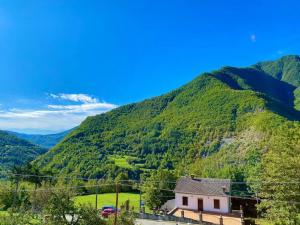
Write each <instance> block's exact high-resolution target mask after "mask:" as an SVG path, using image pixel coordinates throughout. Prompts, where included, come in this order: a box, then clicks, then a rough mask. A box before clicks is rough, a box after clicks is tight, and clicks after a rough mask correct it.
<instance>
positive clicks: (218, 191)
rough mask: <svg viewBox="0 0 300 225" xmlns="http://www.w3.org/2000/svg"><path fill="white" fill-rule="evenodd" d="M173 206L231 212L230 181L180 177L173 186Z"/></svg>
mask: <svg viewBox="0 0 300 225" xmlns="http://www.w3.org/2000/svg"><path fill="white" fill-rule="evenodd" d="M174 192H175V208H177V209H184V210H192V211H204V212H205V211H206V212H215V213H230V212H231V200H230V192H231V181H230V180H229V179H207V178H194V177H182V178H180V179H179V180H178V181H177V184H176V187H175V190H174Z"/></svg>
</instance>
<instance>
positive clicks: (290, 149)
mask: <svg viewBox="0 0 300 225" xmlns="http://www.w3.org/2000/svg"><path fill="white" fill-rule="evenodd" d="M271 142H272V145H271V147H270V149H269V151H268V153H267V154H266V155H265V156H264V158H263V161H262V166H263V168H262V171H263V172H262V185H261V187H260V188H261V190H260V194H259V195H260V197H261V198H262V199H263V200H262V202H261V204H260V205H259V210H260V211H261V212H263V213H264V215H265V216H266V218H267V219H269V220H270V221H272V222H274V223H275V224H289V225H292V224H299V222H300V221H297V215H298V214H299V213H300V205H299V202H300V195H299V193H300V176H299V174H300V129H299V128H287V127H283V128H282V129H281V130H280V133H279V135H278V136H277V138H273V139H272V140H271Z"/></svg>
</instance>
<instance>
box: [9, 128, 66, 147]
mask: <svg viewBox="0 0 300 225" xmlns="http://www.w3.org/2000/svg"><path fill="white" fill-rule="evenodd" d="M71 131H72V130H67V131H64V132H60V133H57V134H45V135H41V134H23V133H17V132H11V131H9V132H10V133H11V134H13V135H15V136H17V137H19V138H22V139H25V140H27V141H29V142H31V143H32V144H35V145H38V146H41V147H42V148H48V149H49V148H52V147H53V146H55V145H56V144H57V143H59V142H60V141H61V140H62V139H64V137H65V136H66V135H67V134H68V133H70V132H71Z"/></svg>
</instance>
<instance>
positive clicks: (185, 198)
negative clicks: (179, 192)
mask: <svg viewBox="0 0 300 225" xmlns="http://www.w3.org/2000/svg"><path fill="white" fill-rule="evenodd" d="M182 205H185V206H188V205H189V200H188V197H185V196H184V197H182Z"/></svg>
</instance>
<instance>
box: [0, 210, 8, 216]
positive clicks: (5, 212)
mask: <svg viewBox="0 0 300 225" xmlns="http://www.w3.org/2000/svg"><path fill="white" fill-rule="evenodd" d="M2 216H8V212H7V211H0V217H2Z"/></svg>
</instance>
